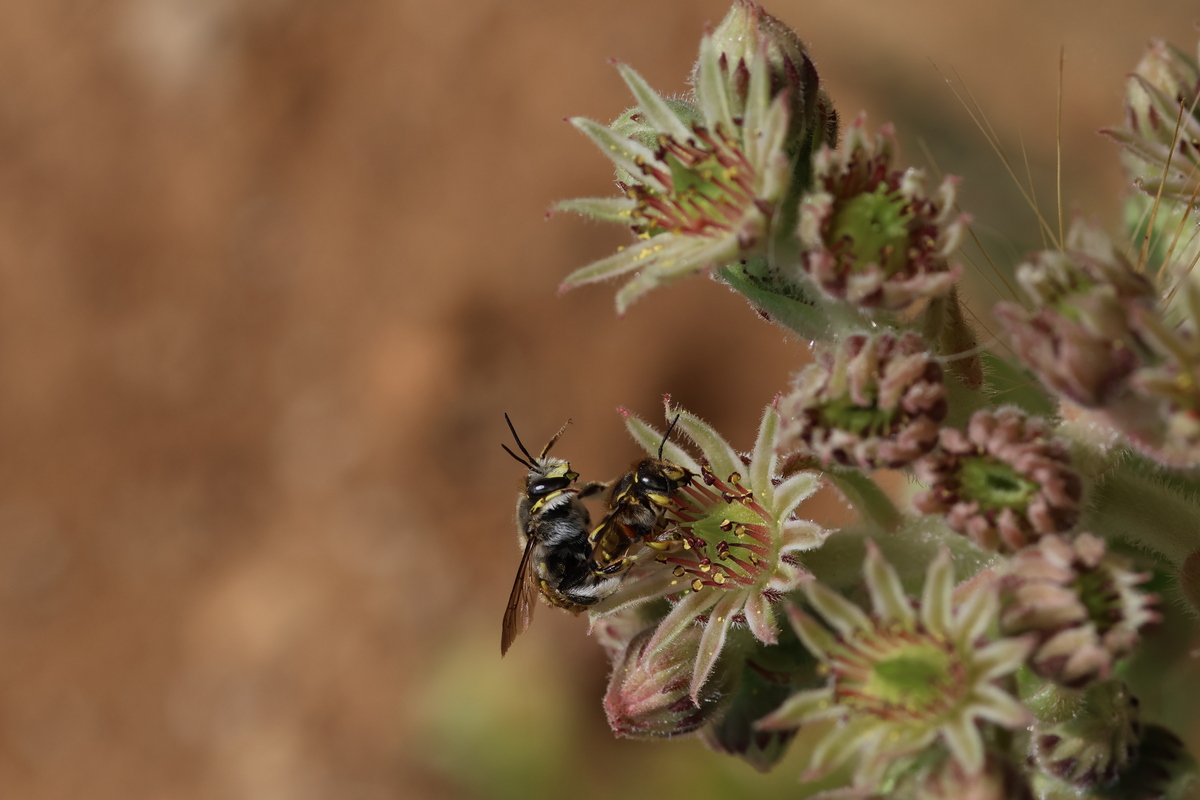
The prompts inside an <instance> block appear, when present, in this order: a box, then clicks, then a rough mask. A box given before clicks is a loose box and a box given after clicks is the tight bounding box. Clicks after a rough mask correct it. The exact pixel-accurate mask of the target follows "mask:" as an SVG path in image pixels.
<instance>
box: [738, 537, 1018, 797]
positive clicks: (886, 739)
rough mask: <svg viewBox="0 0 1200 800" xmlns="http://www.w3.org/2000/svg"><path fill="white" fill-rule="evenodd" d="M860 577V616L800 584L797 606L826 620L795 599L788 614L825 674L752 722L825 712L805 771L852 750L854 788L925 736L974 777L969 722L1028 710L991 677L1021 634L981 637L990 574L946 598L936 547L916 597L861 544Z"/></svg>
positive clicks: (977, 738)
mask: <svg viewBox="0 0 1200 800" xmlns="http://www.w3.org/2000/svg"><path fill="white" fill-rule="evenodd" d="M863 576H864V578H865V579H866V586H867V591H868V593H869V595H870V597H871V606H872V612H873V613H871V614H869V615H868V614H867V613H865V612H864V611H863V610H862V609H860V608H859V607H858V606H856V605H854V604H853V603H851V602H850V601H849V600H847V599H846V598H844V597H842V596H841V595H840V594H837V593H836V592H834V591H833V590H831V589H829V588H827V587H825V586H823V585H821V584H820V583H818V582H817V581H815V580H809V581H805V582H804V584H803V590H804V594H805V596H806V597H807V598H808V601H809V604H810V605H811V606H812V608H813V609H814V610H815V611H816V613H817V614H818V615H820V617H821V618H822V619H823V620H824V621H825V623H826V625H827V626H828V627H826V625H822V624H821V623H820V622H818V621H817V620H816V619H815V618H814V617H812V616H809V615H808V614H806V613H805V612H803V611H801V610H800V609H798V608H794V607H791V608H789V613H790V616H791V620H792V625H793V626H794V627H795V629H796V633H797V634H798V635H799V636H800V639H801V641H803V642H804V645H805V646H806V647H807V648H808V649H809V650H810V651H811V652H812V653H813V655H815V656H816V657H817V658H818V659H820V660H821V661H822V662H823V663H824V666H825V668H826V669H827V671H828V674H829V682H828V684H827V685H826V686H825V687H823V688H820V689H813V690H809V691H804V692H799V693H797V694H795V695H793V696H792V697H791V698H790V699H789V700H788V701H787V702H786V703H784V704H783V706H782V707H780V708H779V709H778V710H777V711H775V712H774V713H773V714H771V715H770V716H768V717H766V718H764V719H763V720H761V721H760V722H759V727H761V728H764V729H768V730H773V729H778V728H795V727H799V726H802V725H807V724H810V723H813V722H818V721H821V720H836V721H837V726H836V727H835V728H834V729H833V730H831V731H830V732H829V733H828V734H826V735H825V737H824V738H822V739H821V741H820V743H819V744H818V745H817V746H816V748H815V749H814V750H813V753H812V759H811V762H810V763H809V767H808V771H807V772H806V773H805V775H804V779H805V780H814V779H816V778H819V777H821V776H822V775H825V774H827V773H828V772H830V771H831V770H833V769H836V768H837V767H838V766H840V765H841V764H843V763H845V762H846V761H848V760H849V759H850V758H851V757H853V756H855V755H857V756H858V764H857V767H856V769H855V777H854V786H855V787H856V788H861V789H865V790H873V789H875V788H876V787H877V786H878V783H879V780H880V779H881V777H882V776H883V774H884V772H885V771H886V769H887V767H888V766H889V764H891V763H892V762H894V761H895V760H896V759H898V758H901V757H904V756H907V755H910V754H913V753H916V752H919V751H921V750H923V749H925V748H926V747H929V746H930V745H932V744H933V743H934V742H937V741H940V742H941V743H942V744H943V745H945V747H946V749H947V750H948V751H949V752H950V754H951V756H952V758H953V759H954V760H955V761H956V762H958V764H959V765H960V766H961V767H962V770H963V772H964V773H965V774H967V775H976V774H978V773H979V772H980V771H981V770H983V768H984V762H985V754H984V740H983V736H982V735H981V733H980V730H979V722H980V721H983V722H988V723H996V724H998V725H1001V726H1003V727H1006V728H1020V727H1024V726H1025V725H1027V724H1028V723H1029V722H1030V721H1031V719H1032V717H1031V715H1030V714H1029V712H1028V711H1027V710H1026V709H1025V708H1024V707H1023V706H1022V705H1021V704H1020V703H1019V702H1017V700H1016V699H1014V698H1013V697H1012V696H1010V695H1009V694H1008V693H1007V692H1005V691H1004V690H1003V689H1001V688H1000V687H999V686H998V685H997V683H996V681H997V679H999V678H1002V677H1004V676H1006V675H1009V674H1011V673H1012V672H1014V671H1015V670H1016V669H1017V668H1018V667H1020V666H1021V664H1022V663H1023V662H1024V661H1025V658H1026V657H1027V656H1028V654H1029V651H1030V648H1031V647H1032V645H1033V642H1032V641H1031V640H1027V639H995V640H990V637H989V635H988V634H989V631H990V630H991V629H992V628H993V627H994V625H995V623H996V618H997V616H998V613H999V610H1000V606H999V599H998V596H997V591H996V589H997V587H996V585H995V582H994V581H986V580H982V581H973V582H972V583H970V584H967V585H965V586H964V587H963V591H962V592H961V595H960V597H953V595H954V567H953V563H952V561H951V559H950V553H949V551H947V550H945V549H943V550H942V551H941V552H940V553H939V554H938V556H937V557H936V558H935V559H934V560H933V561H932V562H931V563H930V565H929V568H928V570H927V572H926V576H925V588H924V592H923V594H922V597H921V601H920V603H919V604H914V603H913V602H912V601H911V600H910V599H909V597H908V596H907V595H906V594H905V592H904V588H903V586H901V583H900V578H899V576H898V575H897V573H896V571H895V569H894V568H893V567H892V566H891V565H890V564H889V563H888V562H887V561H886V560H885V559H884V558H883V555H882V554H881V553H880V552H879V548H878V547H877V546H876V545H875V544H874V543H873V542H870V541H868V545H867V557H866V560H865V562H864V566H863ZM956 601H957V602H956Z"/></svg>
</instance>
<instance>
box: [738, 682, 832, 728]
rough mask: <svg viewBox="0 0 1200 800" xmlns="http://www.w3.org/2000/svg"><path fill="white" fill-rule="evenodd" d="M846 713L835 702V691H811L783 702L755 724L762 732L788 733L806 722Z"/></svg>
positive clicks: (798, 694)
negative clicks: (787, 731)
mask: <svg viewBox="0 0 1200 800" xmlns="http://www.w3.org/2000/svg"><path fill="white" fill-rule="evenodd" d="M844 713H845V709H844V708H843V707H842V706H839V705H838V704H837V703H835V702H833V689H832V688H831V687H828V686H827V687H825V688H823V689H809V690H807V691H804V692H797V693H796V694H794V695H792V696H791V697H789V698H788V699H787V700H784V701H783V705H781V706H780V707H779V708H777V709H775V710H774V711H772V712H771V713H770V714H768V715H767V716H765V717H763V718H762V719H760V720H759V721H758V722H756V723H754V727H755V728H757V729H758V730H760V731H786V730H791V729H792V728H799V727H800V726H801V725H803V724H805V723H806V722H815V721H816V720H819V719H829V718H830V717H836V716H839V715H841V714H844Z"/></svg>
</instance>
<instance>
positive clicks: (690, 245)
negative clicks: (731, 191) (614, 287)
mask: <svg viewBox="0 0 1200 800" xmlns="http://www.w3.org/2000/svg"><path fill="white" fill-rule="evenodd" d="M654 238H655V239H660V240H668V239H669V240H670V243H669V244H666V245H663V246H662V250H661V251H659V252H656V253H655V254H654V258H653V259H647V261H646V267H647V268H646V269H644V270H642V271H641V272H640V273H639V274H638V275H637V277H635V278H633V279H632V280H631V281H629V283H627V284H625V285H624V286H623V287H621V290H620V291H619V292H617V313H618V314H624V313H625V312H626V311H627V310H628V309H629V307H630V306H632V305H633V304H634V303H635V302H637V301H638V300H639V299H641V297H642V295H645V294H646V293H648V292H650V291H652V290H654V289H657V288H658V287H659V286H663V285H664V284H668V283H671V282H672V281H675V280H678V279H680V278H682V277H684V276H685V275H687V274H688V273H692V272H699V271H700V270H702V269H704V268H706V267H714V268H721V267H724V266H726V265H728V264H729V262H731V261H733V260H734V259H735V258H737V255H738V252H739V250H738V242H737V237H736V236H732V235H728V234H727V235H725V236H718V237H716V238H712V239H710V238H707V237H702V236H690V235H686V234H678V235H677V234H673V233H667V234H660V235H659V236H656V237H654ZM651 241H653V239H652V240H651Z"/></svg>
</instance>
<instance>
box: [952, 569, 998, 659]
mask: <svg viewBox="0 0 1200 800" xmlns="http://www.w3.org/2000/svg"><path fill="white" fill-rule="evenodd" d="M999 613H1000V597H999V594H998V593H997V591H996V584H995V583H994V582H992V581H982V582H980V583H977V584H975V585H973V586H971V587H969V590H968V592H967V595H966V597H964V598H963V600H962V604H961V605H960V606H959V607H958V613H957V614H955V628H956V634H957V640H958V641H959V642H961V643H963V644H964V645H966V646H971V645H972V644H974V642H976V641H977V640H978V639H979V637H981V636H983V635H984V634H985V633H987V631H988V628H989V627H991V625H992V623H994V622H995V621H996V619H997V617H998V615H999Z"/></svg>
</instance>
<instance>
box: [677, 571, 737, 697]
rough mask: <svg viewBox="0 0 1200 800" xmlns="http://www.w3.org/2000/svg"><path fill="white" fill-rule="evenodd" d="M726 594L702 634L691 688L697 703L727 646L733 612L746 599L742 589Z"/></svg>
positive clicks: (711, 612)
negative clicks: (726, 639)
mask: <svg viewBox="0 0 1200 800" xmlns="http://www.w3.org/2000/svg"><path fill="white" fill-rule="evenodd" d="M724 595H725V596H724V597H722V598H721V599H720V600H719V601H717V605H716V607H715V608H713V610H712V611H710V612H709V614H708V624H707V625H705V626H704V633H703V634H701V635H700V652H699V653H698V654H697V656H696V668H695V669H694V670H693V671H692V685H691V689H690V693H691V695H692V700H693V701H696V703H697V705H699V698H700V690H701V689H703V688H704V683H705V681H707V680H708V676H709V675H710V674H712V670H713V667H714V666H716V663H717V659H718V658H720V657H721V650H722V649H723V648H724V647H725V635H726V634H727V633H729V626H730V624H731V623H732V622H733V614H734V612H735V611H737V609H738V608H740V607H741V605H742V603H743V602H745V599H746V596H745V594H744V593H743V592H740V591H729V590H726V591H725V592H724Z"/></svg>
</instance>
